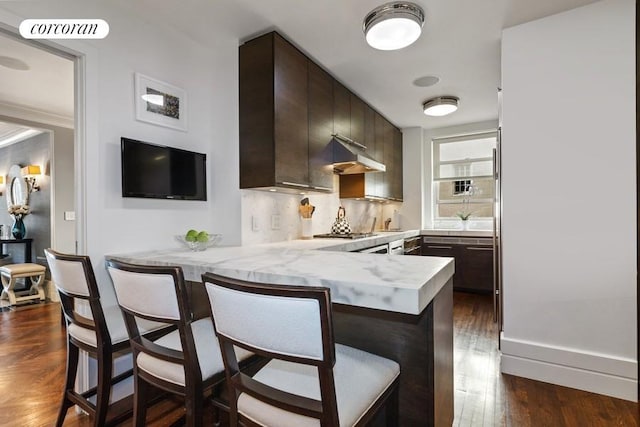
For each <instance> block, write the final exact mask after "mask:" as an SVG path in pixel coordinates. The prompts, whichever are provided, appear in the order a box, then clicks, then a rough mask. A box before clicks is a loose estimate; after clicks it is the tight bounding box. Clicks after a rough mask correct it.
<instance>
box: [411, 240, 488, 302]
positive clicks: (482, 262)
mask: <svg viewBox="0 0 640 427" xmlns="http://www.w3.org/2000/svg"><path fill="white" fill-rule="evenodd" d="M488 242H490V240H489V239H457V240H456V239H455V238H438V237H436V238H433V237H423V241H422V255H424V256H446V257H453V258H454V259H455V273H454V275H453V287H454V289H456V290H460V291H468V292H481V293H490V292H492V291H493V246H492V245H490V244H487V243H488Z"/></svg>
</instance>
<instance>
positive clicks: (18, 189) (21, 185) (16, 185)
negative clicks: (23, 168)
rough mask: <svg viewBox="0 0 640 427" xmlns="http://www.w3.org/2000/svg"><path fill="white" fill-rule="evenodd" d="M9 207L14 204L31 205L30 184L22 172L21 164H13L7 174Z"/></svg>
mask: <svg viewBox="0 0 640 427" xmlns="http://www.w3.org/2000/svg"><path fill="white" fill-rule="evenodd" d="M7 184H8V185H9V188H7V208H9V207H11V206H12V205H25V206H28V205H29V185H28V184H27V180H26V179H24V177H23V176H22V173H21V172H20V166H18V165H13V166H11V168H9V173H8V174H7Z"/></svg>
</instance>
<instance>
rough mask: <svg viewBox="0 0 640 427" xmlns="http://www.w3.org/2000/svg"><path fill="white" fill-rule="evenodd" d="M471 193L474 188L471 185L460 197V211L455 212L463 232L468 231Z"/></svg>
mask: <svg viewBox="0 0 640 427" xmlns="http://www.w3.org/2000/svg"><path fill="white" fill-rule="evenodd" d="M473 193H474V187H473V186H472V185H469V186H468V187H467V189H466V191H465V192H464V196H463V197H462V209H461V210H460V211H458V212H456V216H457V217H458V218H460V221H461V223H462V229H463V230H468V229H469V217H471V214H472V213H473V212H472V211H471V209H470V208H469V205H470V204H471V197H472V196H473Z"/></svg>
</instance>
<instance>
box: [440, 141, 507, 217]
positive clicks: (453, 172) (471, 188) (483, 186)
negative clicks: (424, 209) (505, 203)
mask: <svg viewBox="0 0 640 427" xmlns="http://www.w3.org/2000/svg"><path fill="white" fill-rule="evenodd" d="M495 147H496V132H495V131H492V132H483V133H476V134H472V135H462V136H456V137H448V138H437V139H434V140H433V157H432V158H433V194H434V197H433V213H434V215H433V218H434V220H436V221H438V220H442V221H448V220H454V219H458V216H457V214H458V213H459V212H471V218H470V219H471V220H473V219H485V220H486V219H490V218H492V217H493V202H494V194H495V188H494V187H495V182H494V177H493V149H494V148H495Z"/></svg>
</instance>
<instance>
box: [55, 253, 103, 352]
mask: <svg viewBox="0 0 640 427" xmlns="http://www.w3.org/2000/svg"><path fill="white" fill-rule="evenodd" d="M44 253H45V255H46V257H47V262H48V264H49V269H50V270H51V277H52V279H53V282H54V284H55V286H56V289H57V290H58V294H59V295H60V301H61V302H62V308H63V311H64V316H65V318H66V320H67V324H76V325H77V326H79V327H81V328H86V329H90V330H93V331H95V333H96V337H97V339H96V342H97V344H98V346H100V345H110V344H111V337H110V335H109V330H108V327H107V323H106V321H105V317H104V311H103V309H102V306H101V304H100V291H99V290H98V284H97V282H96V277H95V274H94V272H93V267H92V266H91V260H90V258H89V257H88V256H85V255H70V254H63V253H60V252H56V251H54V250H53V249H45V251H44ZM76 299H79V300H84V301H86V302H87V303H88V306H89V310H90V312H91V313H90V316H91V317H88V316H87V314H86V313H81V312H79V311H78V308H79V305H78V304H76V301H75V300H76Z"/></svg>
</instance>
